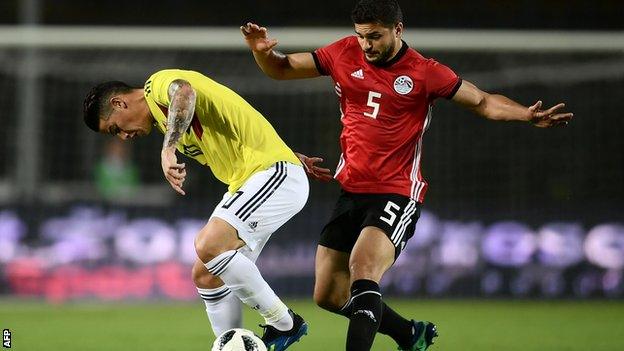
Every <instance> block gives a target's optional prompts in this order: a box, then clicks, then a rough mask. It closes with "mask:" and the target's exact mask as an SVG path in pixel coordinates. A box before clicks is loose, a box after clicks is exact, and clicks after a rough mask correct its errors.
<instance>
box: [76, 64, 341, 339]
mask: <svg viewBox="0 0 624 351" xmlns="http://www.w3.org/2000/svg"><path fill="white" fill-rule="evenodd" d="M84 120H85V123H86V124H87V126H88V127H89V128H91V129H92V130H94V131H97V132H101V133H106V134H110V135H116V136H118V137H120V138H121V139H124V140H127V139H132V138H135V137H140V136H145V135H147V134H149V133H150V131H151V129H152V127H153V126H155V127H156V128H157V129H158V130H159V131H161V132H162V133H163V134H164V135H165V137H164V142H163V148H162V151H161V165H162V170H163V173H164V176H165V178H166V179H167V181H168V182H169V183H170V184H171V186H172V187H173V189H175V190H176V191H177V192H178V193H180V194H182V195H184V194H185V192H184V189H183V185H184V180H185V177H186V169H185V165H184V163H178V160H177V156H176V149H177V150H178V151H180V152H181V153H183V154H185V155H187V156H189V157H192V158H194V159H195V160H197V161H198V162H200V163H201V164H203V165H206V166H209V167H210V169H211V170H212V172H213V173H214V175H215V176H216V177H217V178H218V179H219V180H220V181H222V182H224V183H226V184H228V185H229V188H228V191H227V192H226V193H225V195H224V196H223V199H222V200H221V202H219V204H218V205H217V206H216V208H215V210H214V212H213V213H212V215H211V217H210V219H209V220H208V223H207V224H206V226H204V227H203V228H202V229H201V230H200V232H199V233H198V234H197V237H196V238H195V250H196V252H197V256H198V260H197V261H196V263H195V265H194V267H193V280H194V282H195V284H196V286H197V290H198V292H199V294H200V296H201V297H202V299H203V300H204V302H205V305H206V311H207V313H208V318H209V320H210V322H211V325H212V328H213V331H214V333H215V335H219V334H221V333H222V332H224V331H226V330H228V329H231V328H236V327H240V326H241V321H240V315H241V312H240V303H239V300H240V301H242V302H243V303H245V304H247V305H248V306H250V307H251V308H253V309H255V310H257V311H258V312H259V313H260V314H261V315H262V316H263V317H264V319H265V321H266V326H265V331H264V335H263V337H262V339H263V341H264V342H265V343H266V344H267V348H268V349H269V350H276V351H279V350H285V349H286V348H288V346H289V345H291V344H292V343H294V342H295V341H297V340H299V339H300V338H301V337H302V336H303V335H304V334H306V333H307V325H306V323H305V321H304V320H303V319H302V318H301V317H300V316H299V315H297V314H295V313H293V312H292V311H291V310H289V309H288V307H287V306H286V305H285V304H284V303H283V302H282V301H281V300H280V299H279V297H278V296H277V295H276V294H275V293H274V292H273V290H272V289H271V287H270V286H269V285H268V284H267V283H266V281H265V280H264V279H263V278H262V275H261V274H260V271H259V270H258V268H257V267H256V265H255V261H256V259H257V258H258V255H259V254H260V251H261V250H262V248H263V247H264V245H265V244H266V242H267V240H268V239H269V237H270V236H271V234H272V233H273V232H275V231H276V230H277V229H278V228H279V227H280V226H282V225H283V224H284V223H285V222H286V221H288V219H290V218H291V217H292V216H294V215H295V214H296V213H297V212H299V211H300V210H301V209H302V208H303V206H304V205H305V202H306V200H307V198H308V190H309V189H308V180H307V177H306V170H307V171H308V173H309V174H310V175H311V176H313V177H315V178H321V179H330V178H331V176H330V175H329V170H327V169H322V168H318V167H316V166H314V163H315V162H316V161H320V159H316V158H307V157H305V156H304V155H295V153H294V152H293V151H292V150H291V149H290V148H289V147H288V146H287V145H286V144H285V143H284V142H283V141H282V139H281V138H280V137H279V135H277V133H276V132H275V130H274V129H273V127H272V126H271V125H270V124H269V122H268V121H267V120H266V119H265V118H264V117H263V116H262V115H261V114H260V113H259V112H258V111H256V110H255V109H254V108H253V107H252V106H251V105H249V104H248V103H247V102H246V101H245V100H244V99H243V98H241V97H240V96H239V95H237V94H236V93H235V92H233V91H232V90H230V89H228V88H227V87H225V86H223V85H221V84H219V83H217V82H215V81H213V80H212V79H210V78H208V77H206V76H204V75H202V74H200V73H197V72H193V71H183V70H163V71H160V72H156V73H154V74H153V75H152V76H151V77H150V78H149V79H148V80H147V81H146V83H145V87H144V89H140V88H132V87H130V86H128V85H126V84H125V83H122V82H117V81H113V82H106V83H102V84H100V85H98V86H96V87H95V88H93V89H92V90H91V92H90V93H89V94H88V95H87V97H86V98H85V102H84ZM298 156H299V157H300V158H301V159H302V160H303V161H304V162H305V163H306V170H304V167H303V165H302V163H301V162H300V160H299V158H298Z"/></svg>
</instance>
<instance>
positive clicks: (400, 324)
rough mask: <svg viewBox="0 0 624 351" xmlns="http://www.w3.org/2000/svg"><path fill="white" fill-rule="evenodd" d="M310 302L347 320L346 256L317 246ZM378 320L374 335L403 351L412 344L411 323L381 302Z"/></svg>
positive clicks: (347, 276)
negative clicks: (379, 321) (402, 347)
mask: <svg viewBox="0 0 624 351" xmlns="http://www.w3.org/2000/svg"><path fill="white" fill-rule="evenodd" d="M315 262H316V265H315V276H316V279H315V284H314V302H316V304H317V305H318V306H319V307H321V308H323V309H325V310H327V311H330V312H333V313H337V314H340V315H342V316H345V317H347V318H349V317H350V316H351V312H352V307H353V306H352V304H351V300H350V287H351V273H350V272H349V254H348V253H345V252H341V251H337V250H333V249H330V248H327V247H325V246H322V245H319V246H318V248H317V251H316V261H315ZM381 303H382V317H381V323H380V324H379V330H378V332H379V333H381V334H384V335H388V336H390V337H391V338H392V339H394V341H395V342H396V343H397V344H399V345H404V349H405V350H410V345H412V344H413V342H412V339H413V333H412V327H413V322H412V321H409V320H407V319H405V318H403V317H402V316H401V315H399V314H398V313H397V312H395V311H394V310H393V309H392V308H390V306H388V305H386V304H385V302H384V301H383V300H382V302H381Z"/></svg>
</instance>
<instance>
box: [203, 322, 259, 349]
mask: <svg viewBox="0 0 624 351" xmlns="http://www.w3.org/2000/svg"><path fill="white" fill-rule="evenodd" d="M212 351H267V349H266V346H264V342H262V340H260V338H259V337H257V336H256V335H255V334H254V333H253V332H252V331H251V330H247V329H238V328H236V329H230V330H226V331H224V332H223V334H221V335H219V337H218V338H217V340H215V342H214V343H213V344H212Z"/></svg>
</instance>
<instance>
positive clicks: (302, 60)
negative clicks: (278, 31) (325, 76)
mask: <svg viewBox="0 0 624 351" xmlns="http://www.w3.org/2000/svg"><path fill="white" fill-rule="evenodd" d="M240 30H241V33H243V37H244V38H245V41H246V42H247V45H248V46H249V48H250V49H251V52H252V53H253V55H254V59H255V60H256V63H257V64H258V66H260V68H261V69H262V71H263V72H264V73H265V74H266V75H267V76H269V77H271V78H273V79H279V80H283V79H299V78H313V77H318V76H320V74H319V72H318V70H317V69H316V65H315V64H314V58H312V54H311V53H309V52H302V53H295V54H288V55H286V54H283V53H281V52H279V51H276V50H274V49H273V48H274V47H275V46H276V45H277V40H276V39H269V37H268V35H267V29H266V28H265V27H260V26H258V25H257V24H255V23H251V22H249V23H247V24H246V25H244V26H241V27H240Z"/></svg>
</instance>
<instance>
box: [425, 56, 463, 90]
mask: <svg viewBox="0 0 624 351" xmlns="http://www.w3.org/2000/svg"><path fill="white" fill-rule="evenodd" d="M425 82H426V87H427V96H429V99H430V100H434V99H436V98H439V97H444V98H447V99H451V98H453V96H455V93H456V92H457V90H459V87H460V86H461V82H462V80H461V78H459V77H458V76H457V74H456V73H455V72H453V70H452V69H450V68H448V67H447V66H445V65H443V64H441V63H439V62H437V61H436V60H433V59H429V60H427V74H426V77H425Z"/></svg>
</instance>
